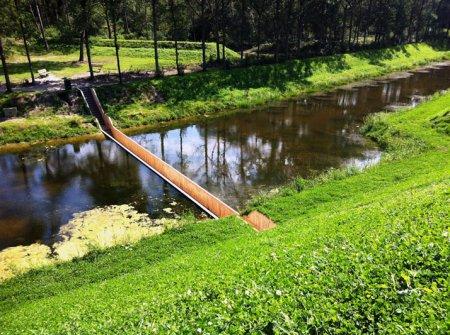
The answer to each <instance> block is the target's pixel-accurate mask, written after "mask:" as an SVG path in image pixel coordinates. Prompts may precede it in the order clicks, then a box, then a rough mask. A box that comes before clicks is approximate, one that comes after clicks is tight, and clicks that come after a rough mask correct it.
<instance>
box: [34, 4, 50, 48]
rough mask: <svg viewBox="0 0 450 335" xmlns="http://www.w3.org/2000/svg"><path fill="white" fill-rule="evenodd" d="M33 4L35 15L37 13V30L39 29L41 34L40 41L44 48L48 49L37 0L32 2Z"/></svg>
mask: <svg viewBox="0 0 450 335" xmlns="http://www.w3.org/2000/svg"><path fill="white" fill-rule="evenodd" d="M34 6H35V9H36V15H37V20H38V24H39V30H40V32H41V36H42V41H43V42H44V46H45V50H47V51H48V50H49V47H48V42H47V37H46V36H45V28H44V23H43V22H42V17H41V11H40V9H39V4H38V2H37V1H35V2H34Z"/></svg>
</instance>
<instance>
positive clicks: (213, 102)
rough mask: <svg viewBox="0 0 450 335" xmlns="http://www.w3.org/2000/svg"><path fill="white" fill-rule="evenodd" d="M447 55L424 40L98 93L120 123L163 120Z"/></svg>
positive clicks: (252, 103) (311, 88)
mask: <svg viewBox="0 0 450 335" xmlns="http://www.w3.org/2000/svg"><path fill="white" fill-rule="evenodd" d="M449 57H450V52H449V51H442V50H438V49H436V48H433V47H431V46H429V45H427V44H411V45H405V46H402V47H393V48H386V49H380V50H371V51H364V52H356V53H351V54H342V55H334V56H328V57H317V58H311V59H305V60H294V61H290V62H286V63H282V64H275V65H262V66H261V65H260V66H251V67H248V68H235V69H232V70H229V71H224V70H212V71H209V72H206V73H194V74H191V75H189V76H185V77H168V78H163V79H159V80H151V81H141V82H135V83H132V84H129V85H126V86H125V87H123V88H120V87H116V90H115V89H114V87H104V88H103V89H100V90H99V95H100V99H101V100H102V102H103V103H104V104H105V106H106V108H107V111H108V113H109V114H110V115H111V116H112V118H113V119H114V120H115V121H116V122H117V124H118V125H119V126H120V127H122V128H126V127H132V126H141V125H155V124H158V123H159V122H161V121H169V120H174V119H180V118H185V117H192V116H198V115H203V114H210V115H215V114H218V113H221V112H224V111H230V110H234V109H240V108H249V107H253V106H256V105H261V104H264V103H267V102H269V101H274V100H282V99H286V98H289V97H292V96H297V95H300V94H304V93H310V92H317V91H321V90H325V89H330V88H333V87H336V86H338V85H340V84H344V83H349V82H352V81H355V80H359V79H362V78H369V77H376V76H380V75H383V74H386V73H390V72H394V71H399V70H404V69H409V68H413V67H415V66H418V65H423V64H427V63H429V62H431V61H436V60H440V59H443V58H449ZM153 87H154V88H156V92H158V94H159V96H161V97H162V99H164V102H163V103H155V102H154V101H153V100H150V101H149V99H148V92H152V91H153ZM146 93H147V94H146ZM120 96H124V97H126V98H125V99H124V103H121V101H120V99H117V97H120Z"/></svg>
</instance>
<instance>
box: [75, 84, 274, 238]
mask: <svg viewBox="0 0 450 335" xmlns="http://www.w3.org/2000/svg"><path fill="white" fill-rule="evenodd" d="M80 91H81V94H82V96H83V98H84V101H85V103H86V105H87V107H88V108H89V111H90V112H91V114H92V115H93V116H94V117H95V118H96V120H97V122H98V126H99V128H100V129H101V131H102V132H103V134H105V136H106V137H107V138H109V139H111V140H112V141H114V142H115V143H117V144H118V145H119V146H121V147H122V148H123V149H124V150H125V151H127V152H128V153H130V154H131V155H133V156H134V157H135V158H136V159H137V160H139V161H140V162H141V163H142V164H144V165H145V166H147V167H148V168H149V169H151V170H152V171H154V172H155V173H156V174H157V175H159V176H160V177H161V178H163V179H164V180H165V181H167V182H168V183H169V184H171V185H172V186H173V187H175V188H176V189H177V190H178V191H180V192H181V193H183V194H184V195H185V196H186V197H187V198H189V199H190V200H192V201H193V202H194V203H195V204H196V205H197V206H199V207H200V208H202V209H203V210H204V211H205V212H206V213H208V214H209V215H211V216H212V217H213V218H223V217H227V216H232V215H236V216H239V213H238V212H237V211H236V210H234V209H233V208H231V207H230V206H228V205H227V204H226V203H224V202H223V201H222V200H220V199H218V198H217V197H216V196H214V195H213V194H211V193H210V192H208V191H207V190H205V189H204V188H203V187H201V186H199V185H198V184H196V183H195V182H194V181H192V180H191V179H189V178H188V177H186V176H185V175H183V174H182V173H181V172H179V171H178V170H176V169H175V168H173V167H172V166H171V165H169V164H167V163H166V162H164V161H163V160H162V159H160V158H159V157H157V156H156V155H154V154H153V153H151V152H150V151H149V150H147V149H146V148H144V147H142V146H141V145H140V144H138V143H137V142H135V141H134V140H133V139H131V138H129V137H128V136H126V135H125V134H124V133H122V132H121V131H120V130H118V129H117V128H116V127H114V125H113V123H112V121H111V119H110V118H109V117H108V116H107V115H106V113H105V112H104V111H103V108H102V106H101V104H100V101H99V100H98V98H97V94H96V92H95V90H94V89H93V88H90V87H83V88H80ZM243 218H244V220H245V221H246V222H248V223H249V224H250V225H251V226H252V227H253V228H254V229H256V230H258V231H261V230H266V229H271V228H273V227H275V224H274V223H273V222H272V221H271V220H270V219H269V218H267V217H266V216H265V215H263V214H261V213H259V212H257V211H253V212H251V213H250V214H249V215H248V216H244V217H243Z"/></svg>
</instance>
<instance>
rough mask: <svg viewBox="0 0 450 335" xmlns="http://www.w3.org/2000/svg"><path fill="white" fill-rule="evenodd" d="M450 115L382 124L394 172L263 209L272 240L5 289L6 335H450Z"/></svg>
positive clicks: (246, 233) (119, 251)
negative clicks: (448, 332)
mask: <svg viewBox="0 0 450 335" xmlns="http://www.w3.org/2000/svg"><path fill="white" fill-rule="evenodd" d="M449 111H450V94H446V95H445V96H440V97H436V98H434V99H433V100H432V101H430V102H426V103H424V104H422V105H421V106H419V107H417V108H415V109H412V110H407V111H401V112H397V113H395V114H389V115H387V114H386V115H381V116H378V117H376V118H373V119H371V120H370V121H369V122H368V124H367V126H366V131H367V132H368V134H369V136H372V137H374V138H376V139H377V140H379V141H380V143H382V144H383V145H384V146H385V147H386V148H387V150H388V155H386V158H385V159H384V161H383V162H382V163H381V164H380V165H378V166H375V167H372V168H370V169H368V170H366V171H364V172H362V173H359V174H356V175H352V176H348V177H344V176H343V174H341V175H339V174H334V178H328V179H327V178H323V179H322V181H321V182H320V183H316V185H314V186H309V187H306V189H305V190H303V191H301V192H297V191H295V190H294V189H293V188H287V189H285V190H284V191H283V192H281V194H279V195H277V196H275V197H273V198H269V199H265V200H262V201H260V202H259V203H258V204H257V207H258V208H259V209H260V210H261V211H263V212H265V213H266V214H268V215H269V216H270V217H272V218H273V219H275V220H276V221H277V223H279V226H278V227H277V228H276V229H274V230H272V231H269V232H265V233H259V234H258V233H255V232H253V231H252V230H250V229H249V228H248V227H246V226H245V225H243V224H242V223H241V222H239V221H237V220H236V219H226V220H221V221H215V222H213V221H208V222H201V223H198V224H193V225H190V226H187V227H184V228H182V229H180V230H175V231H171V232H169V233H167V234H164V235H162V236H160V237H158V238H151V239H147V240H144V241H142V242H141V243H139V244H137V245H135V246H134V247H133V249H132V250H129V249H125V248H123V247H118V248H114V249H111V250H109V251H107V252H103V253H96V254H92V255H90V256H89V257H86V258H84V259H81V260H79V261H77V262H74V263H68V264H63V265H60V266H58V267H53V268H48V269H44V270H40V271H35V272H32V273H29V274H27V275H24V276H22V277H18V278H16V279H13V280H11V281H10V282H7V283H5V284H3V285H0V310H2V313H1V315H0V332H1V330H3V332H4V333H5V334H15V333H20V332H21V331H22V332H31V330H32V329H33V330H34V331H35V332H36V333H43V334H47V333H52V334H54V333H79V334H105V333H120V334H136V333H141V332H148V333H153V332H154V333H174V334H175V333H177V334H178V333H193V332H196V331H197V332H200V331H199V330H201V332H202V333H210V334H215V333H219V332H225V333H232V334H238V333H266V334H271V333H272V331H275V332H276V333H285V332H286V333H288V332H291V331H297V332H299V333H306V334H308V333H309V334H316V333H343V334H344V333H345V334H349V333H351V334H360V333H375V332H377V333H379V334H394V333H395V334H444V333H445V328H444V327H445V317H446V306H445V302H446V301H447V298H448V292H447V285H446V278H447V271H448V268H447V265H448V256H449V255H448V231H447V228H448V227H447V222H448V220H449V217H448V214H449V213H448V212H449V211H448V186H449V175H448V171H449V168H450V166H449V162H450V154H449V152H448V148H449V144H450V139H449V137H448V135H445V132H443V131H442V127H443V126H444V124H443V123H445V122H446V121H445V117H443V115H448V113H449ZM446 113H447V114H446ZM436 117H437V119H436ZM436 120H441V121H436ZM436 122H439V123H440V124H439V126H436ZM418 144H420V145H419V146H418ZM339 176H340V177H339Z"/></svg>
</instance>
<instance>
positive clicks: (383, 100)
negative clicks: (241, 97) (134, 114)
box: [0, 66, 450, 249]
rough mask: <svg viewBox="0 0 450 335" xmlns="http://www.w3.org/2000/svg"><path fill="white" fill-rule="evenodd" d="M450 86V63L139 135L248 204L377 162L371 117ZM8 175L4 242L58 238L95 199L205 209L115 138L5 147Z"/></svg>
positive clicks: (1, 212)
mask: <svg viewBox="0 0 450 335" xmlns="http://www.w3.org/2000/svg"><path fill="white" fill-rule="evenodd" d="M448 87H450V67H448V66H447V67H442V68H439V69H432V70H430V71H427V72H418V73H412V74H411V76H408V77H404V78H397V79H389V80H379V81H370V82H368V83H366V84H365V86H362V87H354V88H348V89H339V90H337V91H335V92H332V93H328V94H323V95H317V96H314V97H309V98H306V99H305V98H301V99H299V100H292V101H287V102H283V103H279V104H275V105H271V106H267V107H265V108H263V109H259V110H257V111H253V112H248V113H240V114H234V115H231V116H226V117H221V118H217V119H211V120H207V121H204V122H201V123H196V124H188V125H186V126H184V127H181V128H176V129H170V130H166V131H164V132H153V133H148V134H140V135H135V136H133V137H134V139H136V140H137V141H138V142H139V143H141V144H142V145H144V146H145V147H147V148H149V149H150V150H152V152H154V153H155V154H157V155H159V156H160V157H162V158H163V159H164V160H166V161H167V162H168V163H170V164H172V165H173V166H174V167H176V168H177V169H179V170H180V171H181V172H183V173H185V174H186V175H188V176H189V177H191V178H192V179H193V180H195V181H196V182H198V183H199V184H200V185H202V186H204V187H206V188H207V189H208V190H210V191H211V192H212V193H214V194H216V195H218V196H219V197H221V198H222V199H224V200H225V201H226V202H228V203H229V204H231V205H233V206H236V207H240V206H242V205H243V204H244V203H245V202H246V201H247V200H248V199H249V197H250V196H251V195H253V194H255V193H258V192H265V191H266V190H268V189H270V188H273V187H276V186H279V185H281V184H283V183H285V182H286V181H288V180H289V179H290V178H292V177H295V176H299V175H300V176H304V177H308V176H311V174H313V173H316V172H320V171H323V170H325V169H329V168H330V167H341V166H348V165H356V166H360V167H364V166H366V165H368V164H373V163H375V162H377V161H378V159H379V157H380V152H379V150H378V149H377V148H376V147H375V146H374V144H373V143H371V142H370V141H368V140H366V139H364V138H363V137H362V136H360V135H359V133H358V127H359V125H360V124H361V122H362V121H363V119H364V117H365V116H366V115H367V114H369V113H373V112H378V111H380V110H382V109H383V108H384V107H386V106H388V105H392V104H411V103H412V102H414V101H416V100H415V97H414V96H422V95H429V94H432V93H434V92H436V91H438V90H441V89H447V88H448ZM0 175H1V177H0V249H2V248H5V247H8V246H14V245H18V244H29V243H32V242H35V241H42V242H44V243H50V242H51V241H52V238H53V237H54V235H55V234H56V233H57V232H58V229H59V227H60V226H61V225H63V224H65V223H67V221H68V220H70V218H71V217H72V215H73V213H76V212H80V211H85V210H89V209H92V208H94V207H97V206H105V205H113V204H131V205H133V206H134V207H136V209H137V210H138V211H140V212H146V213H149V214H150V215H151V216H152V217H155V218H157V217H173V216H175V215H178V214H180V213H183V212H185V211H192V212H194V213H195V214H196V215H201V212H200V211H199V210H198V209H197V208H196V207H195V206H194V205H193V204H191V203H190V202H189V201H188V200H187V199H186V198H184V197H183V196H182V195H181V194H180V193H178V192H177V191H176V190H174V189H173V188H172V187H170V186H169V185H168V184H167V183H165V182H163V181H161V180H160V179H159V178H158V177H157V176H156V175H155V174H153V173H152V172H150V171H149V170H147V168H145V167H144V166H142V165H141V164H139V163H138V162H136V161H135V160H134V159H133V158H132V157H131V156H128V155H127V154H126V153H125V152H123V151H122V150H121V149H120V148H118V147H117V146H116V145H115V144H114V143H111V142H110V141H103V142H98V141H89V142H85V143H82V144H68V145H64V146H61V147H58V148H50V149H45V148H42V149H33V150H31V151H28V152H24V153H21V154H4V155H0ZM167 208H171V209H172V211H173V212H172V213H167Z"/></svg>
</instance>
